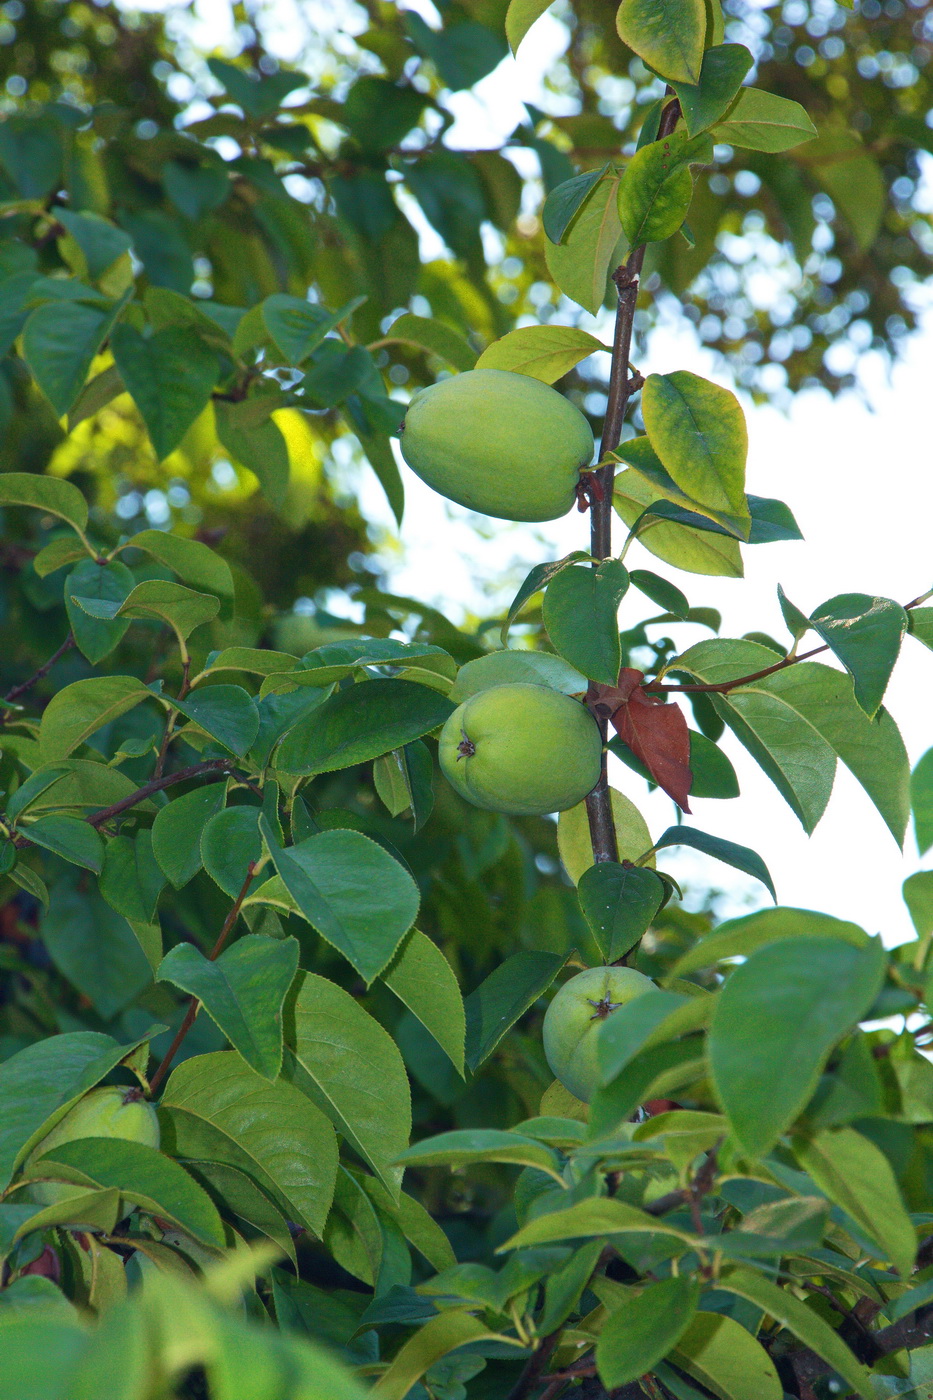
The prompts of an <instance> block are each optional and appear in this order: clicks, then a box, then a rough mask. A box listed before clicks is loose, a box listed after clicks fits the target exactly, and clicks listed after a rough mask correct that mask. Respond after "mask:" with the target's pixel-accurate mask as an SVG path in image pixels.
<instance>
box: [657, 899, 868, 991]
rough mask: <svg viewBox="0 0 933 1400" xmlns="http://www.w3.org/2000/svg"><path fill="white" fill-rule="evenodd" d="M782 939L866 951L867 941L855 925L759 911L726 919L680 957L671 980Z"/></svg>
mask: <svg viewBox="0 0 933 1400" xmlns="http://www.w3.org/2000/svg"><path fill="white" fill-rule="evenodd" d="M782 938H840V939H842V940H843V941H844V942H845V943H849V944H851V945H852V947H853V948H867V947H868V945H869V942H870V940H869V937H868V934H867V933H866V932H865V930H864V929H861V928H859V926H858V924H850V923H846V922H844V920H842V919H834V918H833V917H832V915H831V914H817V913H814V911H813V910H812V909H793V908H786V907H779V908H777V909H760V910H758V911H757V912H756V913H754V914H746V915H744V916H742V917H741V918H738V919H727V920H726V922H725V923H723V924H720V925H719V927H718V928H717V929H715V931H714V932H713V933H711V934H708V935H707V937H706V938H703V939H701V940H700V942H699V943H697V944H696V946H695V947H693V948H691V949H690V950H689V952H686V953H684V955H683V957H681V958H679V959H678V960H677V962H676V963H675V964H674V966H673V967H672V968H671V971H670V974H669V976H670V977H671V978H676V977H686V976H687V974H688V973H690V972H696V971H697V970H698V969H699V968H701V967H715V965H716V964H717V963H718V962H721V961H722V960H723V959H724V958H746V957H748V955H749V953H753V952H754V951H755V949H756V948H764V947H766V946H767V945H768V944H769V943H776V942H778V941H779V940H780V939H782Z"/></svg>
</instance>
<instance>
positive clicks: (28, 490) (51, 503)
mask: <svg viewBox="0 0 933 1400" xmlns="http://www.w3.org/2000/svg"><path fill="white" fill-rule="evenodd" d="M0 505H2V506H33V507H34V508H35V509H36V510H41V511H42V512H43V514H45V515H57V516H58V517H59V519H61V520H66V521H67V522H68V524H69V525H73V526H74V528H75V529H76V530H77V531H78V533H79V534H83V532H84V530H85V528H86V526H87V501H86V500H85V499H84V497H83V496H82V494H81V492H80V491H79V490H78V488H77V486H74V485H72V483H71V482H70V481H62V480H60V478H58V477H56V476H39V475H37V474H36V473H34V472H3V473H2V474H0ZM931 611H933V609H931Z"/></svg>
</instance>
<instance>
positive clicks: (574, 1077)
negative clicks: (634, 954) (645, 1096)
mask: <svg viewBox="0 0 933 1400" xmlns="http://www.w3.org/2000/svg"><path fill="white" fill-rule="evenodd" d="M653 987H654V983H653V982H652V980H651V978H650V977H646V976H645V975H644V973H643V972H638V971H636V969H635V968H634V967H588V968H587V969H586V971H585V972H579V973H577V975H576V977H571V979H570V981H569V982H565V983H564V985H563V986H562V987H561V989H560V991H559V992H558V993H557V996H556V997H555V998H554V1000H553V1001H552V1002H551V1004H550V1006H549V1007H548V1009H547V1011H546V1012H545V1014H544V1026H543V1028H542V1038H543V1041H544V1054H545V1058H546V1059H547V1062H548V1064H549V1065H550V1067H551V1070H552V1071H553V1073H554V1077H555V1078H556V1079H559V1080H560V1082H561V1084H563V1086H564V1088H565V1089H569V1091H570V1093H571V1094H573V1095H574V1097H575V1098H578V1099H581V1100H582V1101H583V1103H589V1101H590V1099H591V1098H592V1097H593V1095H594V1093H595V1092H596V1090H597V1089H598V1088H599V1065H598V1063H597V1060H596V1045H597V1035H596V1033H597V1030H598V1029H599V1027H600V1025H601V1024H602V1021H603V1020H604V1019H606V1018H605V1017H602V1018H601V1017H599V1016H597V1014H596V1006H595V1003H597V1002H600V1001H604V1000H607V999H608V1000H609V1001H611V1002H615V1003H618V1004H619V1005H623V1006H624V1005H625V1003H626V1002H629V1001H634V1000H635V998H636V997H640V996H642V995H643V993H645V992H650V991H651V989H652V988H653ZM609 1015H610V1016H611V1015H612V1012H611V1011H610V1013H609Z"/></svg>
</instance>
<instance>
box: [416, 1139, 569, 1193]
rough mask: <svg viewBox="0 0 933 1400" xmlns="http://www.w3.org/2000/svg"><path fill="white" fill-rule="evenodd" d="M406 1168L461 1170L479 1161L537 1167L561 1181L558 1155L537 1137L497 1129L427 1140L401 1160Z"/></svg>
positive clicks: (417, 1144)
mask: <svg viewBox="0 0 933 1400" xmlns="http://www.w3.org/2000/svg"><path fill="white" fill-rule="evenodd" d="M398 1160H399V1161H400V1162H402V1163H403V1164H404V1165H405V1166H406V1167H414V1166H421V1167H459V1166H466V1165H469V1164H472V1163H476V1162H508V1163H513V1164H514V1165H515V1166H522V1167H535V1168H537V1170H538V1171H542V1172H547V1173H548V1174H549V1175H550V1176H553V1177H556V1178H557V1180H558V1181H560V1179H561V1178H560V1159H559V1157H558V1156H557V1153H556V1152H553V1151H552V1150H551V1148H550V1147H546V1146H545V1145H544V1143H543V1142H538V1141H537V1140H536V1139H535V1138H530V1137H525V1136H524V1135H523V1134H522V1133H518V1132H500V1131H498V1130H497V1129H495V1128H462V1129H459V1130H457V1131H454V1132H450V1133H438V1135H437V1136H436V1137H430V1138H425V1139H424V1141H423V1142H419V1143H416V1144H415V1146H414V1147H409V1148H408V1149H407V1150H406V1151H405V1152H402V1153H401V1154H400V1156H399V1158H398Z"/></svg>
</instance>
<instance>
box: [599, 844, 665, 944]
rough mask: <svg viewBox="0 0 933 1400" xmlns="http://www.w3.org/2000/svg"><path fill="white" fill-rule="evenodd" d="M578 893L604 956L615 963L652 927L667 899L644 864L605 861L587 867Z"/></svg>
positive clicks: (655, 877)
mask: <svg viewBox="0 0 933 1400" xmlns="http://www.w3.org/2000/svg"><path fill="white" fill-rule="evenodd" d="M577 894H578V895H579V898H580V908H581V909H582V910H583V915H584V917H585V919H586V921H587V923H588V924H589V926H590V928H591V930H592V932H593V937H594V938H595V939H596V944H597V947H598V948H599V951H600V952H601V953H602V955H603V959H604V960H605V961H606V962H607V963H612V962H615V961H616V959H618V958H621V957H623V956H624V954H625V953H627V952H628V951H629V949H631V948H634V946H635V944H636V943H637V942H638V940H639V939H640V938H641V937H642V935H643V934H644V933H645V932H646V931H647V929H648V928H649V927H650V925H651V921H652V919H653V918H654V916H655V914H656V913H657V912H658V910H659V909H660V907H661V904H662V903H663V901H664V885H663V883H662V881H661V880H660V879H659V878H658V876H657V875H656V874H655V873H654V871H653V870H646V869H645V868H644V867H643V866H639V865H628V866H626V865H619V864H618V863H617V862H615V861H603V862H602V863H600V864H599V865H591V866H590V868H589V869H588V870H584V872H583V874H582V875H581V876H580V881H579V884H578V885H577Z"/></svg>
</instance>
